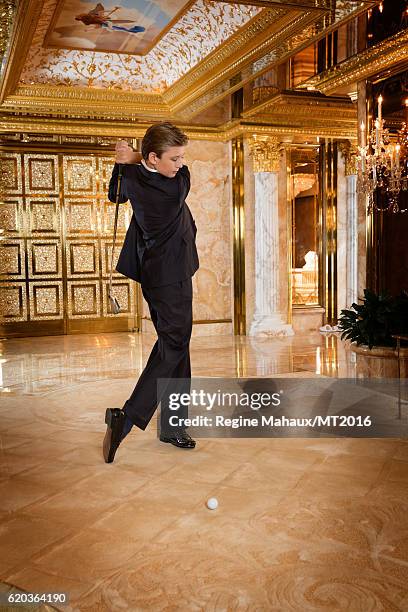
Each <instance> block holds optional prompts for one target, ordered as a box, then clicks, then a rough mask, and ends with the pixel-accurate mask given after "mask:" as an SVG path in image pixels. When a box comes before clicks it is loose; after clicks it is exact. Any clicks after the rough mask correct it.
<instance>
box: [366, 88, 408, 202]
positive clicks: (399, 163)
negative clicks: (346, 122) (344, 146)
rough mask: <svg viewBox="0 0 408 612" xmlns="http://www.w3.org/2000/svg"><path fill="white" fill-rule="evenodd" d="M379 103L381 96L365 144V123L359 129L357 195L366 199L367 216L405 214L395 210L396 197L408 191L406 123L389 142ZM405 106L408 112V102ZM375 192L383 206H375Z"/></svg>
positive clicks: (407, 138)
mask: <svg viewBox="0 0 408 612" xmlns="http://www.w3.org/2000/svg"><path fill="white" fill-rule="evenodd" d="M382 102H383V99H382V96H379V98H378V116H377V118H376V120H375V122H374V127H373V129H372V130H371V133H370V134H369V136H368V139H367V140H366V134H365V125H364V123H363V122H362V123H361V126H360V133H361V143H362V145H361V146H359V147H358V150H359V155H358V156H357V160H358V182H357V189H358V192H359V193H363V194H366V195H367V196H368V213H371V212H372V211H373V210H374V209H375V210H377V211H378V212H385V211H388V210H391V211H392V212H393V213H398V212H406V211H407V210H408V208H403V209H400V207H399V206H398V197H399V194H400V192H401V190H402V191H407V189H408V133H407V122H404V123H403V124H402V127H401V130H399V131H398V139H397V141H396V142H395V143H393V142H391V140H390V135H389V131H388V130H387V129H384V119H383V118H382ZM405 103H406V106H407V111H408V100H406V101H405ZM365 143H366V144H365ZM376 189H379V190H380V193H381V195H382V196H383V199H384V201H385V204H384V205H383V206H378V205H377V203H376V201H375V197H374V194H375V191H376Z"/></svg>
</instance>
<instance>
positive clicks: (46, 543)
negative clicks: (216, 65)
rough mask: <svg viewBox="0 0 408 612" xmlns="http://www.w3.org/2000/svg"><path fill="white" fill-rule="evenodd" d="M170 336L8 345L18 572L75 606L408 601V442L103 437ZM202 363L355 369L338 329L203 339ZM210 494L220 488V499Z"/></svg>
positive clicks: (4, 365) (9, 460)
mask: <svg viewBox="0 0 408 612" xmlns="http://www.w3.org/2000/svg"><path fill="white" fill-rule="evenodd" d="M153 342H154V338H153V336H150V335H143V336H140V335H138V334H131V333H130V334H127V333H120V334H99V335H79V336H57V337H40V338H25V339H12V340H5V341H2V342H1V355H0V366H1V368H0V372H1V376H2V378H1V381H0V385H1V386H0V390H1V395H0V402H1V404H0V406H1V407H0V414H1V422H0V453H1V474H0V518H1V528H0V551H1V554H0V580H3V581H4V582H5V583H9V584H13V585H16V586H17V587H18V588H20V589H25V590H28V591H65V592H67V593H69V596H70V606H69V607H65V608H64V609H65V610H78V611H81V612H90V611H95V612H99V611H101V612H104V611H106V612H108V611H109V612H112V611H116V610H132V611H133V610H149V611H150V610H152V611H156V610H157V611H170V610H183V611H184V610H189V611H190V610H191V611H196V610H197V611H198V610H205V611H207V610H209V611H212V612H216V611H224V610H225V611H229V610H237V611H252V610H259V611H264V610H265V611H276V612H289V611H295V612H303V611H316V612H317V611H319V612H320V611H328V612H335V611H343V610H344V611H346V610H347V611H349V610H350V611H352V612H359V611H362V612H367V611H370V612H371V611H372V612H377V611H380V610H384V611H386V612H391V611H394V610H395V611H396V610H401V611H402V610H407V609H408V587H407V585H408V501H407V492H408V469H407V468H408V443H407V441H405V440H400V439H353V438H349V439H346V438H342V439H340V438H335V439H333V438H286V439H211V440H210V439H206V440H204V439H202V440H199V441H198V444H197V447H196V449H195V450H193V451H190V450H187V451H186V450H181V449H177V448H175V447H173V446H171V445H167V444H163V443H160V442H159V441H158V440H157V437H156V425H155V422H154V420H153V421H152V423H151V425H150V426H149V428H148V429H147V430H146V431H145V432H142V431H140V430H133V431H132V433H131V434H130V436H129V437H128V438H127V439H126V441H125V442H124V443H123V445H122V446H121V447H120V449H119V451H118V453H117V457H116V460H115V462H114V463H113V464H112V465H105V464H104V463H103V460H102V457H101V441H102V437H103V433H104V430H105V426H104V424H103V416H104V411H105V408H106V407H108V406H120V405H122V404H123V402H124V400H125V399H126V398H127V396H128V395H129V393H130V391H131V390H132V389H133V386H134V383H135V380H136V378H137V376H138V374H139V372H140V371H141V369H142V367H143V364H144V362H145V361H146V360H147V357H148V354H149V351H150V348H151V346H152V344H153ZM191 349H192V350H191V357H192V370H193V376H242V377H252V376H254V377H255V376H271V375H281V376H282V375H285V374H286V375H292V376H293V375H296V376H306V377H309V376H321V375H323V376H340V377H347V376H353V375H354V373H355V364H354V362H353V354H352V353H350V352H349V351H348V350H346V349H345V347H344V345H343V343H342V342H341V341H340V339H338V338H337V337H336V336H335V335H332V336H326V337H324V336H321V335H319V334H314V335H313V334H312V335H309V336H304V337H302V336H295V337H292V338H265V337H259V338H257V339H255V338H249V337H246V338H237V337H232V336H211V337H205V336H198V337H196V338H193V340H192V346H191ZM209 497H216V498H217V499H218V501H219V507H218V508H217V510H213V511H210V510H208V509H207V508H206V505H205V502H206V500H207V499H208V498H209Z"/></svg>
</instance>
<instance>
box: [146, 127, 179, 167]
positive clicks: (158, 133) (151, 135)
mask: <svg viewBox="0 0 408 612" xmlns="http://www.w3.org/2000/svg"><path fill="white" fill-rule="evenodd" d="M187 143H188V138H187V136H186V135H185V134H184V132H182V131H181V130H180V128H178V127H177V126H175V125H173V124H172V123H169V122H167V121H162V122H161V123H154V124H153V125H151V126H150V127H149V128H148V130H147V131H146V134H145V135H144V136H143V140H142V147H141V148H142V157H143V159H148V157H149V153H151V152H153V153H156V155H157V157H159V158H160V157H161V156H162V153H164V151H167V149H169V148H170V147H183V146H185V145H186V144H187Z"/></svg>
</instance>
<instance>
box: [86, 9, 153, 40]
mask: <svg viewBox="0 0 408 612" xmlns="http://www.w3.org/2000/svg"><path fill="white" fill-rule="evenodd" d="M120 8H121V7H120V6H115V8H114V9H112V10H111V11H110V12H107V11H105V7H104V6H103V4H100V3H98V4H97V5H96V7H95V8H94V9H92V10H91V11H89V12H88V13H81V14H80V15H76V17H75V20H76V21H82V23H83V24H84V25H86V26H88V25H94V26H95V27H96V28H105V29H107V30H115V31H117V30H119V31H122V32H128V33H130V34H136V33H137V32H144V31H145V28H144V27H143V26H138V25H134V26H132V27H131V28H126V27H123V26H119V25H114V24H116V23H134V22H133V21H132V20H131V19H112V18H111V15H113V13H115V12H116V11H118V10H119V9H120Z"/></svg>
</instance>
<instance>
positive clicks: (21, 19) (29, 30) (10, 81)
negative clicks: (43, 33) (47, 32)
mask: <svg viewBox="0 0 408 612" xmlns="http://www.w3.org/2000/svg"><path fill="white" fill-rule="evenodd" d="M10 4H11V2H10V0H0V18H1V24H0V32H1V33H2V34H4V33H5V32H6V28H9V26H10V23H9V21H8V20H9V18H10V17H11V12H10V9H7V5H8V6H10ZM13 4H14V5H15V7H16V10H13V9H11V10H12V11H13V15H12V18H13V20H14V25H13V28H12V32H11V39H10V42H9V51H8V56H7V60H6V63H5V65H4V68H3V71H2V79H1V88H0V104H1V103H2V101H3V100H4V98H5V97H6V95H7V94H8V93H9V92H11V91H13V90H14V89H15V87H16V85H17V82H18V78H19V76H20V73H21V71H22V69H23V66H24V62H25V60H26V57H27V54H28V51H29V48H30V45H31V41H32V39H33V36H34V32H35V28H36V25H37V21H38V19H39V17H40V14H41V10H42V7H43V0H25V1H22V0H20V1H17V0H15V1H14V2H13ZM7 24H8V25H7ZM8 33H9V29H7V34H8Z"/></svg>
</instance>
